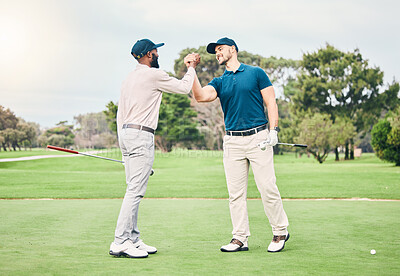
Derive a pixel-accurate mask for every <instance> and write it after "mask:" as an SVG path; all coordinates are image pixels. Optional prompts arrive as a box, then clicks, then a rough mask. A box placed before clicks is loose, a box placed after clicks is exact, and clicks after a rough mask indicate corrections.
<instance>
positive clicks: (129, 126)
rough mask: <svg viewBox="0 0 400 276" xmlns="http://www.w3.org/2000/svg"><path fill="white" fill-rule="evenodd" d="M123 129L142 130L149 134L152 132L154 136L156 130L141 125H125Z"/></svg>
mask: <svg viewBox="0 0 400 276" xmlns="http://www.w3.org/2000/svg"><path fill="white" fill-rule="evenodd" d="M122 128H134V129H140V130H144V131H147V132H150V133H152V134H154V132H155V131H154V129H152V128H149V127H146V126H141V125H135V124H124V125H123V126H122Z"/></svg>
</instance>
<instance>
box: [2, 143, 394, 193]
mask: <svg viewBox="0 0 400 276" xmlns="http://www.w3.org/2000/svg"><path fill="white" fill-rule="evenodd" d="M2 154H4V152H0V158H1V156H2ZM7 156H8V157H9V154H8V155H7ZM106 156H108V157H111V158H116V159H119V158H121V157H120V153H119V151H114V152H112V153H111V154H106ZM154 168H155V171H156V173H155V175H154V176H152V177H151V178H150V181H149V186H148V190H147V193H146V197H156V198H166V197H182V198H188V197H192V198H204V197H207V198H227V196H228V195H227V189H226V184H225V174H224V169H223V165H222V152H214V151H174V152H171V153H168V154H161V153H159V152H158V153H157V154H156V159H155V163H154ZM275 169H276V175H277V184H278V187H279V189H280V192H281V195H282V197H284V198H321V197H329V198H352V197H359V198H365V197H366V198H388V199H389V198H390V199H400V167H395V166H394V165H393V164H390V163H384V162H382V161H380V160H379V159H377V158H376V157H375V156H374V155H373V154H364V155H363V157H362V158H360V159H357V160H354V161H341V162H335V161H334V160H333V156H331V158H330V159H329V160H328V161H326V162H325V163H324V164H319V163H318V162H316V161H315V160H314V159H313V158H307V157H305V156H303V157H302V158H295V157H294V155H292V154H286V155H278V156H275ZM125 187H126V185H125V175H124V167H123V165H121V164H119V163H115V162H110V161H104V160H99V159H94V158H88V157H79V156H77V157H74V158H52V159H40V160H32V161H19V162H0V198H121V197H123V195H124V192H125ZM248 196H249V197H250V198H259V197H260V195H259V193H258V191H257V188H256V185H255V183H254V179H253V176H252V172H251V170H250V176H249V188H248Z"/></svg>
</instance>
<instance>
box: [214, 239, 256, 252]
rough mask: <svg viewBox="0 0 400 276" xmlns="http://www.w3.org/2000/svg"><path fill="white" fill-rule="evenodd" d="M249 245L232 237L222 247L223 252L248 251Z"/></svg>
mask: <svg viewBox="0 0 400 276" xmlns="http://www.w3.org/2000/svg"><path fill="white" fill-rule="evenodd" d="M248 250H249V247H248V245H247V241H246V242H244V243H243V242H241V241H239V240H238V239H232V240H231V242H230V243H229V244H227V245H224V246H222V247H221V251H222V252H237V251H248Z"/></svg>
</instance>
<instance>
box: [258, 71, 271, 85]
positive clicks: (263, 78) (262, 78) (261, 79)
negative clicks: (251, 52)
mask: <svg viewBox="0 0 400 276" xmlns="http://www.w3.org/2000/svg"><path fill="white" fill-rule="evenodd" d="M257 71H258V77H257V81H258V87H259V89H260V91H261V90H263V89H264V88H267V87H268V86H272V83H271V81H270V79H269V77H268V75H267V73H265V71H264V70H263V69H261V68H258V70H257Z"/></svg>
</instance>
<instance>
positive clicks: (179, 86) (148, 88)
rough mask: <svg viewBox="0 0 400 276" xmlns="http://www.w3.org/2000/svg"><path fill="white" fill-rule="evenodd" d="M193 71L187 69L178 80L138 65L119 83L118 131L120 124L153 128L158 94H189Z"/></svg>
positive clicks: (156, 116)
mask: <svg viewBox="0 0 400 276" xmlns="http://www.w3.org/2000/svg"><path fill="white" fill-rule="evenodd" d="M195 74H196V72H195V70H194V68H192V67H189V68H188V71H187V72H186V74H185V76H184V77H183V78H182V79H181V80H178V79H176V78H174V77H170V76H169V75H168V74H167V73H166V72H165V71H163V70H161V69H158V68H151V67H149V66H147V65H143V64H138V65H137V66H136V69H135V70H133V71H132V72H131V73H130V74H129V75H128V77H127V78H126V80H125V81H124V82H123V83H122V88H121V96H120V98H119V102H118V112H117V126H118V131H119V130H121V129H122V125H123V124H137V125H142V126H147V127H150V128H152V129H156V128H157V124H158V115H159V110H160V105H161V99H162V92H167V93H177V94H189V92H190V90H191V89H192V86H193V81H194V77H195Z"/></svg>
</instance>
